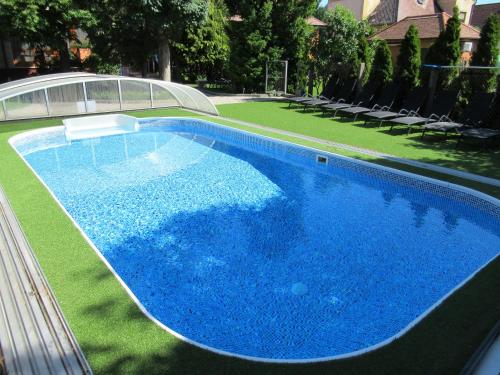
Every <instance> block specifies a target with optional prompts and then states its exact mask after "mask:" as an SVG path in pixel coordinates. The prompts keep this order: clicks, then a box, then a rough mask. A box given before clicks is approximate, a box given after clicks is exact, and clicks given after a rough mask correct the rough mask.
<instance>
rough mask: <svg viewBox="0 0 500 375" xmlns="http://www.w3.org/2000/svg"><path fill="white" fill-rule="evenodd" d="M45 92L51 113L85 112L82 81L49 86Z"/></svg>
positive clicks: (72, 113)
mask: <svg viewBox="0 0 500 375" xmlns="http://www.w3.org/2000/svg"><path fill="white" fill-rule="evenodd" d="M47 94H48V95H49V104H50V114H51V115H55V116H60V115H76V114H78V113H85V112H86V111H85V96H84V95H83V84H82V83H73V84H70V85H63V86H57V87H50V88H48V89H47Z"/></svg>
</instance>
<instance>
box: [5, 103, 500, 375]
mask: <svg viewBox="0 0 500 375" xmlns="http://www.w3.org/2000/svg"><path fill="white" fill-rule="evenodd" d="M132 114H133V115H136V116H138V117H143V116H161V115H163V116H186V115H188V116H191V117H203V116H199V115H193V114H192V113H189V112H185V111H181V110H155V111H145V112H137V113H132ZM220 122H222V123H226V124H229V122H227V121H220ZM58 124H60V120H58V119H49V120H37V121H27V122H17V123H11V124H2V125H0V183H1V184H2V185H3V186H4V189H5V191H6V193H7V196H8V197H9V200H10V201H11V203H12V205H13V208H14V210H15V212H16V214H17V216H18V218H19V220H20V222H21V224H22V226H23V229H24V231H25V233H26V235H27V237H28V239H29V241H30V243H31V245H32V247H33V249H34V251H35V253H36V255H37V258H38V259H39V261H40V264H41V266H42V268H43V270H44V272H45V274H46V276H47V278H48V280H49V283H50V285H51V287H52V288H53V290H54V292H55V295H56V297H57V299H58V301H59V303H60V305H61V307H62V310H63V312H64V315H65V317H66V318H67V320H68V322H69V324H70V327H71V328H72V330H73V332H74V333H75V335H76V337H77V339H78V342H79V343H80V345H81V347H82V349H83V351H84V353H85V355H86V357H87V359H88V360H89V362H90V364H91V366H92V368H93V371H94V373H96V374H126V373H130V374H160V373H169V374H306V373H310V374H331V373H336V372H338V373H342V374H362V373H370V374H401V373H405V374H422V373H425V374H456V373H458V372H459V370H460V369H461V368H462V367H463V365H464V364H465V362H466V361H467V359H468V358H469V357H470V355H471V354H472V353H473V351H474V350H475V348H476V347H477V346H478V345H479V343H480V341H481V340H482V338H483V337H484V336H485V335H486V333H487V331H488V330H489V329H490V328H491V327H492V326H493V325H494V323H495V322H496V320H497V319H498V316H499V315H500V300H499V299H498V296H497V291H498V290H499V289H500V277H498V275H500V260H498V259H497V261H495V262H493V263H492V264H490V265H489V266H488V267H487V268H486V269H484V270H483V271H482V272H481V273H480V274H478V275H477V277H475V278H474V279H473V280H471V282H469V283H468V284H467V285H466V286H465V287H463V288H461V289H460V290H459V291H457V292H456V293H455V294H454V295H453V296H452V297H450V298H449V299H448V300H447V301H446V302H445V303H443V304H442V305H441V306H440V308H439V309H437V310H436V311H434V312H433V313H432V314H431V315H430V316H429V317H428V318H426V319H425V320H424V321H422V322H421V323H420V324H418V325H417V326H416V327H415V328H414V329H412V330H411V331H410V332H408V333H407V334H406V335H404V336H403V337H402V338H401V339H399V340H397V341H395V342H394V343H392V344H390V345H388V346H386V347H384V348H381V349H379V350H377V351H374V352H372V353H369V354H367V355H364V356H362V357H357V358H353V359H349V360H342V361H335V362H325V363H317V364H308V365H275V364H262V363H256V362H250V361H244V360H239V359H235V358H228V357H224V356H219V355H216V354H213V353H211V352H208V351H204V350H201V349H198V348H196V347H194V346H191V345H188V344H186V343H184V342H181V341H180V340H178V339H176V338H175V337H173V336H172V335H170V334H168V333H167V332H165V331H163V330H162V329H160V328H159V327H157V326H156V325H155V324H154V323H152V322H151V321H149V320H148V319H147V318H146V317H145V316H144V315H143V314H142V313H141V312H140V310H139V309H138V307H137V306H136V305H135V304H134V303H133V302H132V300H131V299H130V298H129V296H128V295H127V294H126V292H125V291H124V289H123V288H122V287H121V285H120V284H119V283H118V281H117V280H116V279H115V278H114V277H113V275H112V274H111V272H110V271H109V270H108V269H107V268H106V266H105V265H104V264H103V263H102V262H101V261H100V259H99V258H98V257H97V255H96V254H95V253H94V251H93V250H92V249H91V248H90V246H89V245H88V244H87V243H86V242H85V240H84V239H83V238H82V236H81V234H80V233H79V232H78V230H77V229H76V228H75V227H74V226H73V224H72V223H71V221H70V220H69V218H68V217H67V216H66V215H65V214H64V213H63V211H62V210H61V209H60V207H59V206H58V205H57V203H56V202H55V201H54V200H53V199H52V197H51V196H50V194H49V193H48V192H47V191H46V190H45V188H44V187H43V186H42V185H41V184H40V182H39V181H38V180H37V179H36V177H35V176H34V175H33V174H32V173H31V171H30V170H29V168H28V167H27V166H26V165H25V164H24V162H23V161H22V160H21V159H20V158H19V157H18V156H17V154H16V153H15V152H14V150H13V149H12V148H11V147H10V145H9V144H8V139H9V138H10V137H11V136H13V135H14V134H17V133H19V132H20V131H24V130H27V129H32V128H39V127H45V126H52V125H58ZM264 124H266V123H265V122H264ZM232 126H235V127H239V128H245V127H244V126H240V125H234V124H232ZM257 132H259V133H263V134H265V133H266V132H265V131H257ZM265 135H272V134H265ZM281 138H289V137H281ZM290 140H293V139H290ZM299 143H309V142H303V141H301V142H299ZM309 145H312V146H314V144H309ZM321 148H325V147H324V146H322V147H321ZM326 148H328V147H326ZM333 151H337V150H333ZM207 319H209V317H207Z"/></svg>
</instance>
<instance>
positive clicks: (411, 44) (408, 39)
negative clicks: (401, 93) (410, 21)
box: [396, 25, 421, 90]
mask: <svg viewBox="0 0 500 375" xmlns="http://www.w3.org/2000/svg"><path fill="white" fill-rule="evenodd" d="M420 65H421V59H420V38H419V36H418V29H417V28H416V27H415V25H410V27H409V28H408V31H407V32H406V35H405V38H404V39H403V42H402V43H401V48H400V50H399V56H398V61H397V71H396V72H397V73H396V75H397V80H398V81H399V82H400V83H401V85H402V86H403V87H404V89H405V90H411V89H412V88H414V87H416V86H418V85H419V83H420Z"/></svg>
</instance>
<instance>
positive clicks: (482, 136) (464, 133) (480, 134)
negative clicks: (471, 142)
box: [456, 128, 500, 148]
mask: <svg viewBox="0 0 500 375" xmlns="http://www.w3.org/2000/svg"><path fill="white" fill-rule="evenodd" d="M458 132H459V133H460V138H458V142H457V145H456V147H458V146H459V145H460V143H461V142H462V141H463V140H464V139H465V138H472V139H478V140H480V141H481V142H482V145H483V148H485V147H486V144H487V143H488V141H493V140H494V139H495V138H497V137H500V130H499V129H489V128H467V129H459V130H458Z"/></svg>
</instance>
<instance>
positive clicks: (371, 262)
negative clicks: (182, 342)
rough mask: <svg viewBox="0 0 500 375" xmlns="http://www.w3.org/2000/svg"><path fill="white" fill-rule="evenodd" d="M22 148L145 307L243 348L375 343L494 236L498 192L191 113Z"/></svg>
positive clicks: (283, 350)
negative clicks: (430, 178) (486, 193)
mask: <svg viewBox="0 0 500 375" xmlns="http://www.w3.org/2000/svg"><path fill="white" fill-rule="evenodd" d="M160 125H165V126H160ZM16 147H17V149H18V150H19V151H20V153H21V154H23V155H24V157H25V159H26V160H27V162H28V163H29V164H30V165H31V166H32V167H33V169H34V170H35V171H36V172H37V173H38V174H39V176H40V177H41V178H42V179H43V181H44V182H45V183H46V184H47V185H48V187H49V188H50V189H51V190H52V191H53V193H54V194H55V195H56V196H57V198H58V199H59V201H60V202H61V203H62V204H63V205H64V207H65V208H66V209H67V211H68V212H69V214H70V215H71V216H72V217H73V218H74V220H75V221H76V222H77V223H78V224H79V226H80V227H81V228H82V229H83V230H84V231H85V233H86V234H87V235H88V237H89V238H90V239H91V240H92V242H93V243H94V244H95V246H96V247H97V248H98V249H99V251H100V252H101V253H102V255H103V256H104V257H105V258H106V259H107V261H108V262H109V263H110V265H111V266H112V267H113V268H114V270H115V271H116V272H117V273H118V274H119V275H120V277H121V278H122V279H123V281H124V282H125V283H126V284H127V286H128V287H129V288H130V290H131V291H132V292H133V293H134V294H135V296H136V297H137V298H138V299H139V300H140V302H141V303H142V305H143V306H144V307H145V308H146V309H147V311H148V312H149V313H150V314H152V315H153V316H154V317H155V318H156V319H158V320H159V321H160V322H161V323H163V324H164V325H165V326H167V327H168V328H170V329H171V330H173V331H175V332H177V333H178V334H180V335H182V336H184V337H186V338H188V339H190V340H193V341H195V342H197V343H200V344H203V345H206V346H210V347H212V348H215V349H217V350H222V351H227V352H231V353H234V354H237V355H245V356H253V357H260V358H270V359H311V358H320V357H328V356H336V355H341V354H345V353H350V352H354V351H358V350H363V349H365V348H367V347H370V346H372V345H376V344H378V343H380V342H382V341H384V340H387V339H388V338H390V337H392V336H394V335H395V334H397V333H398V332H400V331H401V330H402V329H404V328H405V327H406V326H407V325H408V324H410V323H411V322H412V321H414V320H415V319H416V318H417V317H419V316H420V315H421V314H422V313H423V312H425V311H426V310H427V309H429V308H430V307H431V306H432V305H433V304H435V303H436V302H437V301H439V300H440V299H441V298H442V297H443V296H445V295H446V294H447V293H449V292H450V291H451V290H452V289H453V288H455V287H456V286H457V285H458V284H460V283H461V282H463V281H464V280H465V279H466V278H467V277H469V276H470V275H471V274H472V273H474V272H475V271H477V270H478V269H479V268H480V267H481V266H483V265H484V264H486V263H487V262H488V261H490V260H491V259H493V258H494V257H495V256H497V255H498V253H499V250H500V249H499V244H500V210H499V209H498V207H496V206H495V204H493V203H487V202H483V201H481V200H480V199H478V198H476V197H472V196H469V195H468V194H464V193H460V192H456V191H454V190H450V189H448V188H444V187H437V186H435V185H433V184H432V183H429V182H425V183H424V182H421V181H419V180H413V179H412V178H409V177H404V178H403V177H400V176H399V175H397V174H394V173H392V172H383V171H381V170H380V169H373V168H370V167H366V166H363V165H361V166H359V165H358V164H357V163H355V162H351V161H346V160H344V159H338V160H336V158H335V157H332V156H331V155H327V156H328V157H329V163H328V164H327V165H320V164H318V163H316V161H315V156H316V155H315V152H313V151H310V150H305V149H301V148H300V147H293V146H288V145H285V144H280V143H274V142H271V141H266V140H262V139H259V138H258V137H254V136H250V135H244V134H243V135H242V134H241V133H235V132H234V131H231V130H228V129H225V128H222V127H218V126H213V125H210V124H207V123H200V122H196V121H195V120H185V121H182V120H154V121H149V122H148V121H143V123H142V126H141V130H140V131H139V132H137V133H132V134H126V135H116V136H109V137H103V138H96V139H89V140H82V141H76V142H72V143H71V144H69V143H67V142H66V141H65V138H64V136H63V133H62V132H61V131H59V132H58V131H55V132H54V131H53V132H52V133H48V134H47V135H45V136H33V137H28V138H27V139H26V140H24V141H22V142H18V144H17V145H16ZM398 176H399V177H398Z"/></svg>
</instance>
